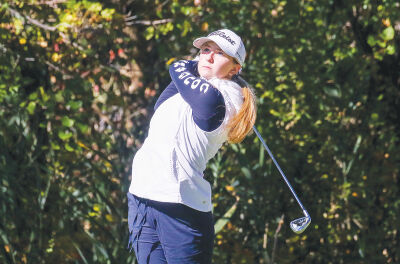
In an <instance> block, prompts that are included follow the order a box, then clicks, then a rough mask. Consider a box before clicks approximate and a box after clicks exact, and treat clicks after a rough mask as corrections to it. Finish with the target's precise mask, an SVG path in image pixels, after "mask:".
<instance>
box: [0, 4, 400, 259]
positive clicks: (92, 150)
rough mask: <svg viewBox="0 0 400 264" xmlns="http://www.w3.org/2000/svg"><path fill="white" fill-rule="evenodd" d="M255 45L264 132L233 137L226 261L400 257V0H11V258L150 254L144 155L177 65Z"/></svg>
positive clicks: (220, 198)
mask: <svg viewBox="0 0 400 264" xmlns="http://www.w3.org/2000/svg"><path fill="white" fill-rule="evenodd" d="M220 28H229V29H231V30H233V31H235V32H236V33H238V34H239V35H240V36H241V37H242V39H243V40H244V43H245V46H246V50H247V58H246V63H245V65H244V68H243V76H244V78H245V79H246V80H247V81H248V82H249V83H250V84H251V85H252V86H253V87H254V88H255V90H256V93H257V96H258V116H257V121H256V126H257V129H258V130H259V131H260V133H261V134H262V135H263V137H264V139H265V141H266V142H267V144H268V145H269V147H270V148H271V150H272V152H273V153H274V155H275V157H276V159H277V161H278V163H279V164H280V165H281V167H282V169H283V171H284V172H285V174H286V175H287V177H288V178H289V181H290V182H291V183H292V185H293V187H294V189H295V190H296V192H297V194H298V195H299V197H300V199H301V200H302V202H303V204H304V205H305V206H306V208H307V210H308V212H309V213H310V215H311V217H312V223H311V225H310V227H309V228H308V229H307V230H306V231H305V232H304V233H302V234H300V235H296V234H294V233H293V232H292V231H291V230H290V228H289V225H288V223H289V222H290V221H291V220H292V219H294V218H298V217H299V216H300V215H301V213H302V212H301V210H300V209H299V207H298V205H297V203H296V201H295V200H294V198H293V197H292V195H291V193H290V192H289V189H288V188H287V186H286V185H285V183H284V182H283V180H282V179H281V177H280V175H279V173H278V171H277V169H276V168H275V166H274V164H273V163H272V161H271V159H270V158H269V157H268V155H267V153H265V151H264V150H263V147H262V145H261V143H260V141H259V140H258V139H257V137H256V136H255V135H254V134H251V135H249V136H247V138H246V139H245V141H243V142H242V143H240V144H234V145H228V144H226V145H224V146H223V148H222V149H221V151H220V152H219V153H218V154H217V156H216V157H215V158H214V159H212V160H211V162H210V164H209V166H208V167H207V170H206V171H205V177H206V178H207V180H209V181H210V183H211V184H212V187H213V202H214V217H215V220H216V223H215V228H216V231H217V234H216V239H215V245H216V246H215V249H214V256H213V261H214V263H398V262H400V244H399V243H400V232H399V227H400V218H399V216H400V198H399V197H400V185H399V169H400V166H399V165H400V140H399V138H400V110H399V109H400V49H399V47H400V4H399V2H398V1H394V0H380V1H372V0H364V1H354V0H349V1H343V0H330V1H315V0H303V1H286V0H271V1H261V0H243V1H237V0H231V1H228V0H220V1H213V0H194V1H189V0H186V1H178V0H164V1H158V0H156V1H149V0H143V1H134V0H128V1H115V0H104V1H98V0H97V1H96V0H93V1H91V0H83V1H77V0H40V1H39V0H23V1H16V0H11V1H7V2H5V3H1V4H0V175H1V176H0V201H1V203H0V205H1V206H0V252H1V253H0V262H2V263H57V262H58V263H134V255H133V253H130V252H128V250H127V248H126V246H127V242H128V228H127V199H126V192H127V190H128V187H129V183H130V166H131V162H132V158H133V156H134V154H135V153H136V151H137V149H138V148H140V146H141V144H142V143H143V140H144V138H145V137H146V132H147V128H148V124H149V120H150V118H151V116H152V114H153V106H154V103H155V100H156V99H157V97H158V95H159V94H160V93H161V92H162V90H163V89H164V88H165V87H166V86H167V85H168V83H169V82H170V77H169V75H168V66H169V65H170V64H171V63H172V61H174V60H177V59H182V58H186V59H190V58H193V57H194V56H195V54H196V49H195V48H194V47H193V46H192V41H193V40H194V39H195V38H196V37H199V36H203V35H206V34H207V33H208V32H211V31H213V30H217V29H220Z"/></svg>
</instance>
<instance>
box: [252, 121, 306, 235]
mask: <svg viewBox="0 0 400 264" xmlns="http://www.w3.org/2000/svg"><path fill="white" fill-rule="evenodd" d="M253 130H254V132H255V133H256V135H257V137H258V138H259V139H260V141H261V143H262V144H263V145H264V147H265V149H266V150H267V152H268V154H269V156H270V157H271V159H272V161H273V162H274V163H275V166H276V167H277V168H278V170H279V172H280V173H281V175H282V177H283V179H284V180H285V182H286V184H287V186H288V187H289V189H290V191H291V192H292V194H293V196H294V198H296V201H297V203H298V204H299V205H300V207H301V209H302V210H303V213H304V217H301V218H298V219H295V220H293V221H292V222H290V228H291V229H292V230H293V232H295V233H296V234H300V233H302V232H303V231H304V230H305V229H306V228H307V227H308V226H309V225H310V223H311V217H310V215H309V214H308V212H307V210H306V208H304V206H303V204H302V203H301V202H300V200H299V197H297V195H296V193H295V191H294V190H293V188H292V186H291V185H290V183H289V181H288V179H287V178H286V176H285V174H284V173H283V171H282V169H281V167H279V164H278V162H276V160H275V158H274V156H273V155H272V153H271V151H270V150H269V148H268V146H267V144H266V143H265V141H264V139H263V138H262V136H261V134H260V133H259V132H258V130H257V129H256V127H255V126H253Z"/></svg>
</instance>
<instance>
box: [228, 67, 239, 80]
mask: <svg viewBox="0 0 400 264" xmlns="http://www.w3.org/2000/svg"><path fill="white" fill-rule="evenodd" d="M241 68H242V67H241V66H240V64H235V65H233V67H232V69H231V70H230V71H229V77H230V78H232V77H233V76H234V75H236V74H238V73H239V71H240V69H241Z"/></svg>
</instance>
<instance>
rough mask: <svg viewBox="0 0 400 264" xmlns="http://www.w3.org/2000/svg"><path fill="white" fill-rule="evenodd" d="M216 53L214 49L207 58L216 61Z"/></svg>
mask: <svg viewBox="0 0 400 264" xmlns="http://www.w3.org/2000/svg"><path fill="white" fill-rule="evenodd" d="M214 54H215V53H214V51H210V53H209V54H207V55H208V57H207V60H208V61H210V62H212V61H214Z"/></svg>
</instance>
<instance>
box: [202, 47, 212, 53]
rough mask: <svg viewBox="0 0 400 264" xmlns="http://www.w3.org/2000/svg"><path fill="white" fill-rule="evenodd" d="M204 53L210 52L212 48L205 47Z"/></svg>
mask: <svg viewBox="0 0 400 264" xmlns="http://www.w3.org/2000/svg"><path fill="white" fill-rule="evenodd" d="M202 53H210V49H209V48H204V49H203V50H202Z"/></svg>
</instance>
